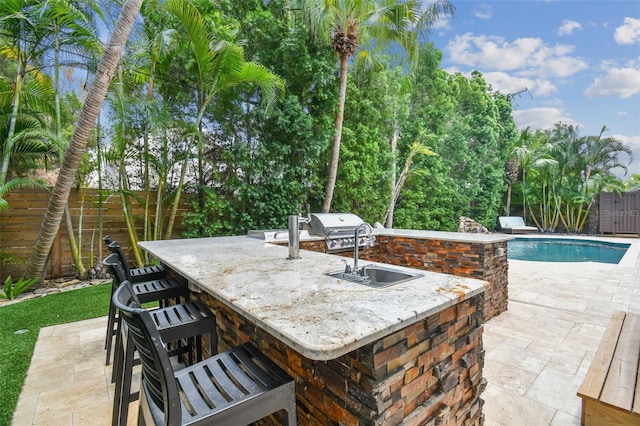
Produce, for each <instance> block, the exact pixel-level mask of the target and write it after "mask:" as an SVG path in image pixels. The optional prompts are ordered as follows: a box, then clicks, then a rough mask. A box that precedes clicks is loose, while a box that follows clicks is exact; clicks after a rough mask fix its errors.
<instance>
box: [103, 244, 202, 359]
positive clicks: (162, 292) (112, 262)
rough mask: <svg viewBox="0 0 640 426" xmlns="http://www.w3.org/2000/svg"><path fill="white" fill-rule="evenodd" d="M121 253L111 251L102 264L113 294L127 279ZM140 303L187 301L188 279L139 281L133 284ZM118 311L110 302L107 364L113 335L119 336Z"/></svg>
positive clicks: (106, 338) (164, 303) (106, 347)
mask: <svg viewBox="0 0 640 426" xmlns="http://www.w3.org/2000/svg"><path fill="white" fill-rule="evenodd" d="M120 258H121V257H120V255H119V254H117V253H111V254H110V255H109V256H107V257H106V258H105V259H104V260H103V261H102V264H103V265H104V266H105V267H106V268H107V270H108V271H109V274H111V277H112V286H111V295H113V293H114V292H115V290H116V289H117V288H118V287H119V286H120V283H122V282H123V281H125V280H127V278H126V275H127V274H126V269H125V267H124V265H123V264H122V262H121V261H120ZM133 291H134V292H135V294H136V296H137V297H138V300H140V303H148V302H160V303H161V306H167V305H168V303H167V301H168V300H175V301H177V302H178V301H181V300H182V301H186V300H187V298H188V297H189V287H188V286H187V283H186V281H184V280H181V279H178V278H167V279H160V280H153V281H145V282H141V283H137V284H135V285H134V286H133ZM117 334H118V327H117V312H116V308H115V306H113V300H111V302H110V303H109V312H108V315H107V334H106V337H105V349H106V351H107V354H106V361H105V365H109V364H110V363H111V352H112V351H111V349H112V342H113V336H117Z"/></svg>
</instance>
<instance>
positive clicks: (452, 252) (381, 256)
mask: <svg viewBox="0 0 640 426" xmlns="http://www.w3.org/2000/svg"><path fill="white" fill-rule="evenodd" d="M300 247H301V248H303V249H306V250H312V251H322V252H324V251H326V248H325V243H324V241H317V240H315V241H302V242H301V243H300ZM339 254H340V255H342V256H349V257H352V256H353V254H352V253H351V252H345V253H339ZM360 258H361V259H364V260H369V261H372V262H383V263H388V264H390V265H399V266H408V267H411V268H416V269H423V270H426V271H433V272H441V273H444V274H449V275H455V276H458V277H468V278H476V279H480V280H484V281H486V282H487V283H488V285H487V288H485V296H484V304H483V306H482V311H483V319H484V321H488V320H489V319H491V318H493V317H494V316H496V315H498V314H500V313H501V312H504V311H506V310H507V302H508V297H509V294H508V281H509V279H508V272H509V264H508V261H507V241H499V242H491V243H484V242H481V241H453V240H444V239H437V238H435V239H425V238H415V237H406V236H403V237H400V236H387V235H379V236H377V241H376V244H375V245H374V246H373V247H368V248H365V249H362V250H360Z"/></svg>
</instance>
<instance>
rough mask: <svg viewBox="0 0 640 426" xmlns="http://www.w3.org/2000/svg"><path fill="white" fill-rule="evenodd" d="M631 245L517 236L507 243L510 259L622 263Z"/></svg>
mask: <svg viewBox="0 0 640 426" xmlns="http://www.w3.org/2000/svg"><path fill="white" fill-rule="evenodd" d="M630 245H631V244H623V243H610V242H607V241H591V240H575V239H568V238H566V239H561V238H516V239H515V240H511V241H509V242H507V247H508V251H507V253H508V256H509V259H517V260H533V261H538V262H600V263H618V262H620V259H622V257H623V256H624V254H625V253H626V251H627V249H628V248H629V246H630Z"/></svg>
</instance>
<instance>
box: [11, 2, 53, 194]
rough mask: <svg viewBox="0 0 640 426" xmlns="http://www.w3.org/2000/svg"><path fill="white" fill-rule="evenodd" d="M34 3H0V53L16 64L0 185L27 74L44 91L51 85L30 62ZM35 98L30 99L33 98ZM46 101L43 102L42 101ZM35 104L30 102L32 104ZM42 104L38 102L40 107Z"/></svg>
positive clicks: (35, 39)
mask: <svg viewBox="0 0 640 426" xmlns="http://www.w3.org/2000/svg"><path fill="white" fill-rule="evenodd" d="M37 5H38V4H37V2H36V1H33V0H31V1H30V0H3V1H2V2H0V16H1V17H2V19H0V55H3V56H5V57H7V58H9V59H10V60H12V61H14V62H15V64H16V73H15V77H14V81H13V84H12V92H11V111H10V113H9V116H8V126H7V133H6V138H5V139H4V141H3V143H2V145H3V146H2V157H1V158H0V185H4V184H5V183H6V180H7V173H8V171H9V163H10V159H11V154H12V152H13V145H14V143H15V141H16V138H14V135H15V132H16V123H17V120H18V115H19V114H20V106H21V100H22V96H23V91H24V88H25V85H26V84H28V82H26V81H25V78H26V76H27V73H28V74H29V75H30V76H31V77H32V79H33V80H35V81H36V86H38V88H39V89H41V90H46V89H47V87H49V86H50V85H51V82H50V80H49V79H48V78H47V77H46V76H45V75H44V74H42V73H41V72H40V70H39V69H38V68H37V67H35V66H34V65H35V64H36V63H37V61H38V60H39V59H40V56H41V55H42V47H41V46H40V40H41V38H42V31H40V29H39V28H38V27H37V25H38V24H37V22H38V20H37V19H36V11H37ZM36 99H37V98H32V101H35V100H36ZM45 103H46V102H45ZM34 106H36V105H33V104H32V107H34ZM45 108H46V105H45V104H42V103H40V104H39V105H38V109H39V110H44V109H45Z"/></svg>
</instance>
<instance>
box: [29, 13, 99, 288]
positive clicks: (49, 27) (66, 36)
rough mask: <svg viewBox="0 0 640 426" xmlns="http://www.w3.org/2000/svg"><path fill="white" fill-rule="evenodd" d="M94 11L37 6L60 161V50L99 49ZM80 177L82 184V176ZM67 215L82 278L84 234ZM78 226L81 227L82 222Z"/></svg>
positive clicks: (84, 270)
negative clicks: (49, 65) (48, 57)
mask: <svg viewBox="0 0 640 426" xmlns="http://www.w3.org/2000/svg"><path fill="white" fill-rule="evenodd" d="M89 6H91V5H89ZM93 6H95V5H93ZM92 13H97V14H100V11H99V9H97V7H89V9H88V10H82V9H80V8H78V7H77V6H76V5H75V4H73V3H72V2H69V1H68V0H46V1H45V2H43V3H42V5H41V6H40V8H39V10H38V17H39V22H40V26H41V27H42V31H43V34H45V35H44V36H43V44H45V45H46V46H48V47H49V49H50V50H52V51H53V69H52V74H53V89H54V99H55V100H54V102H55V117H54V121H53V127H54V133H55V140H54V143H55V145H56V146H57V147H58V152H59V162H60V163H62V161H63V154H64V151H65V149H66V146H67V143H66V141H65V140H63V138H62V127H63V126H62V120H61V114H62V107H61V102H60V99H61V97H62V89H61V87H60V70H61V68H62V66H63V62H62V61H61V52H62V51H63V49H69V51H72V52H75V53H79V54H81V55H82V56H85V57H88V58H90V57H93V56H95V55H97V54H99V53H100V51H101V50H102V46H101V45H100V42H99V40H98V38H97V36H96V32H95V28H94V26H93V25H92ZM77 57H78V56H75V57H74V58H73V59H72V60H73V62H72V64H71V66H72V67H73V68H77V67H78V66H79V65H81V62H80V61H77ZM82 65H83V66H84V68H90V67H91V66H92V65H93V61H92V60H90V61H89V63H84V64H82ZM78 181H79V182H78V183H79V184H80V183H81V182H80V181H81V178H79V179H78ZM79 186H81V185H79ZM64 219H65V226H66V228H67V237H68V239H69V247H70V249H71V256H72V258H73V263H74V265H75V268H76V273H77V274H78V276H79V277H80V278H86V276H87V268H86V267H85V266H84V261H83V259H82V235H81V233H79V234H78V239H76V236H75V231H74V226H73V222H72V219H71V212H70V210H69V206H68V205H67V206H66V207H65V211H64ZM79 226H80V229H81V226H82V225H81V222H80V223H79Z"/></svg>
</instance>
